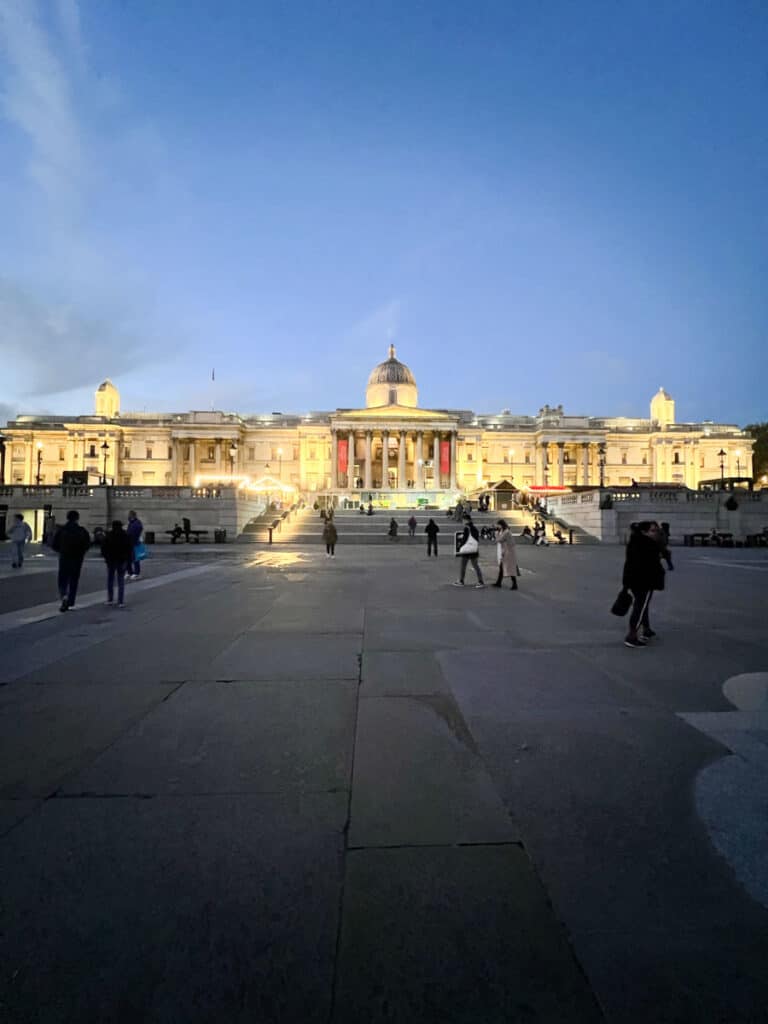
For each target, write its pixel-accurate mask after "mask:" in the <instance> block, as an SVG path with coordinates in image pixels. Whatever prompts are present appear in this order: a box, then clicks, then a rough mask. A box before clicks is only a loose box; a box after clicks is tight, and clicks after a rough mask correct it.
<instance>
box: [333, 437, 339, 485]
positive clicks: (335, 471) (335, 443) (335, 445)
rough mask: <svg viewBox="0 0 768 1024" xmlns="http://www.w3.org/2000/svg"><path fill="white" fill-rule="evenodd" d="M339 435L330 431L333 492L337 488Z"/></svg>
mask: <svg viewBox="0 0 768 1024" xmlns="http://www.w3.org/2000/svg"><path fill="white" fill-rule="evenodd" d="M338 437H339V435H338V434H337V433H336V431H335V430H332V431H331V490H335V489H336V488H337V487H338V486H339V473H338V466H339V445H338Z"/></svg>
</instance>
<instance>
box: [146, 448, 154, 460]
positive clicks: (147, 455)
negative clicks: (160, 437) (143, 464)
mask: <svg viewBox="0 0 768 1024" xmlns="http://www.w3.org/2000/svg"><path fill="white" fill-rule="evenodd" d="M145 458H147V459H151V458H152V449H151V448H147V454H146V456H145Z"/></svg>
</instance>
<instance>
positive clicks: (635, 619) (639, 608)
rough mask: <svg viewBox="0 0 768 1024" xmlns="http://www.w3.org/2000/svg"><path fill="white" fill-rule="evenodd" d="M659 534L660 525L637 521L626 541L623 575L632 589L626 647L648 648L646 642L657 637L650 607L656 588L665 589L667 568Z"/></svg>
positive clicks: (627, 588)
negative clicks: (664, 567) (649, 611)
mask: <svg viewBox="0 0 768 1024" xmlns="http://www.w3.org/2000/svg"><path fill="white" fill-rule="evenodd" d="M657 533H658V526H656V524H655V523H651V522H642V523H638V524H637V528H636V529H634V530H633V531H632V533H631V535H630V538H629V541H628V543H627V550H626V556H625V559H624V571H623V573H622V578H621V584H622V586H623V587H624V588H625V590H629V591H631V592H632V610H631V611H630V613H629V629H628V632H627V635H626V637H625V638H624V644H625V646H626V647H645V646H646V644H647V641H648V640H649V639H650V638H651V637H654V636H656V634H655V632H654V631H653V630H652V629H651V624H650V619H649V615H648V606H649V604H650V601H651V597H652V596H653V592H654V590H663V589H664V569H663V568H662V565H661V549H660V547H659V542H658V540H657V538H656V534H657Z"/></svg>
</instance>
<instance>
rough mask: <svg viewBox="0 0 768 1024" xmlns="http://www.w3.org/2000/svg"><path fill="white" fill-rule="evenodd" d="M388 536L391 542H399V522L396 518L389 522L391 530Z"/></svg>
mask: <svg viewBox="0 0 768 1024" xmlns="http://www.w3.org/2000/svg"><path fill="white" fill-rule="evenodd" d="M387 536H388V537H389V539H390V540H397V520H396V519H394V518H393V519H390V520H389V530H388V531H387Z"/></svg>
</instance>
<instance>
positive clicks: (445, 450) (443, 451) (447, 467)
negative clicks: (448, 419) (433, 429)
mask: <svg viewBox="0 0 768 1024" xmlns="http://www.w3.org/2000/svg"><path fill="white" fill-rule="evenodd" d="M450 472H451V442H450V441H441V442H440V474H441V476H448V475H449V473H450Z"/></svg>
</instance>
